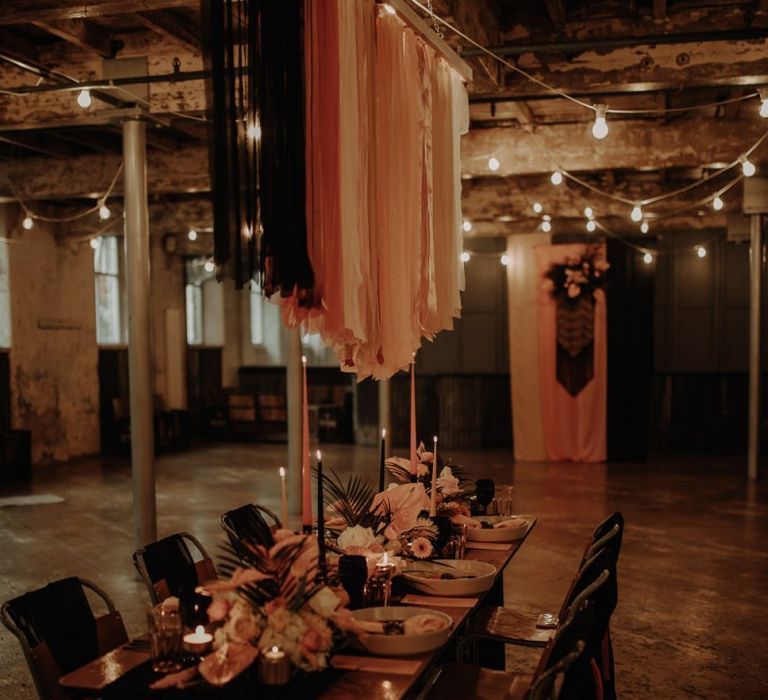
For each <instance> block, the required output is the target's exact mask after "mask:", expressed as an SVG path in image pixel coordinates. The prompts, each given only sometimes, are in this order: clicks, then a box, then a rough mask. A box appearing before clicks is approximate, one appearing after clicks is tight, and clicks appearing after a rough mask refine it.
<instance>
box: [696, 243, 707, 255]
mask: <svg viewBox="0 0 768 700" xmlns="http://www.w3.org/2000/svg"><path fill="white" fill-rule="evenodd" d="M696 255H698V256H699V257H700V258H706V257H707V249H706V248H705V247H704V246H703V245H700V246H696Z"/></svg>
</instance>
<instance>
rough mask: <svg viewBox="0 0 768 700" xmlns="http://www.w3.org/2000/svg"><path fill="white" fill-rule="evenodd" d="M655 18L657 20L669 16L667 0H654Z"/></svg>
mask: <svg viewBox="0 0 768 700" xmlns="http://www.w3.org/2000/svg"><path fill="white" fill-rule="evenodd" d="M653 18H654V19H655V20H663V19H666V18H667V0H653Z"/></svg>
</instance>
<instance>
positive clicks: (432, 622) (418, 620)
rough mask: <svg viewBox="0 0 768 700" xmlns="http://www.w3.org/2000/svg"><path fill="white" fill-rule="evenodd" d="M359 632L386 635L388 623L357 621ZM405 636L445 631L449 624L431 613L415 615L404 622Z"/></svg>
mask: <svg viewBox="0 0 768 700" xmlns="http://www.w3.org/2000/svg"><path fill="white" fill-rule="evenodd" d="M356 623H357V631H358V632H362V633H367V634H386V628H387V623H386V622H377V621H373V620H356ZM402 625H403V634H405V635H406V636H407V635H411V634H428V633H429V632H436V631H437V630H441V629H445V628H446V627H447V626H448V623H447V622H446V621H445V619H444V618H442V617H439V616H437V615H433V614H431V613H423V614H421V615H414V616H413V617H409V618H408V619H406V620H403V621H402Z"/></svg>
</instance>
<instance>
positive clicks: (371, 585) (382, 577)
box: [363, 554, 395, 608]
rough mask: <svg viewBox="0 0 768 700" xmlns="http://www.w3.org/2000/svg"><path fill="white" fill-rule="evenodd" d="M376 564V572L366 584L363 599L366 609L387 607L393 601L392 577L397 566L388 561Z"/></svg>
mask: <svg viewBox="0 0 768 700" xmlns="http://www.w3.org/2000/svg"><path fill="white" fill-rule="evenodd" d="M384 556H385V559H383V560H382V561H380V562H379V563H377V564H376V571H375V572H374V574H373V576H371V578H370V579H368V581H367V582H366V584H365V588H364V590H363V597H364V599H365V607H367V608H375V607H387V606H388V605H389V604H390V601H391V599H392V577H393V576H394V573H395V565H394V564H393V563H392V562H390V561H389V560H388V559H386V554H385V555H384Z"/></svg>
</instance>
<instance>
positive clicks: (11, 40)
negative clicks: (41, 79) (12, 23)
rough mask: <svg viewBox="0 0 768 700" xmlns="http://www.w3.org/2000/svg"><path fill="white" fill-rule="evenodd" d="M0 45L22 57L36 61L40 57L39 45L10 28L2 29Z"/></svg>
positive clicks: (0, 30) (0, 31)
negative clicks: (38, 53)
mask: <svg viewBox="0 0 768 700" xmlns="http://www.w3.org/2000/svg"><path fill="white" fill-rule="evenodd" d="M0 46H2V47H3V50H4V51H7V52H8V53H10V54H15V55H16V56H19V57H22V58H26V59H30V60H32V61H36V60H37V58H38V55H37V45H36V44H35V43H34V42H33V41H30V40H29V39H25V38H24V37H22V36H19V35H18V34H15V33H14V32H12V31H11V30H9V29H0Z"/></svg>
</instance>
